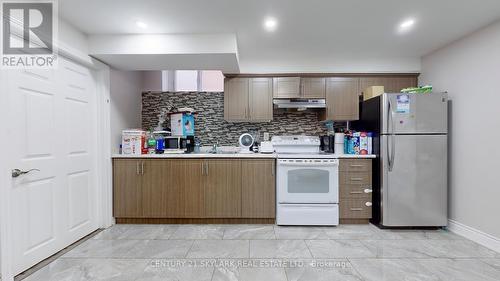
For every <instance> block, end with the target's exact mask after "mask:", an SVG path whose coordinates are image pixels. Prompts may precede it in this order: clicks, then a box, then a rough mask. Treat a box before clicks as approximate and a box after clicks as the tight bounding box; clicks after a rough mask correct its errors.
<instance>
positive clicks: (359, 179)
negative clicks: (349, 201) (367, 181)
mask: <svg viewBox="0 0 500 281" xmlns="http://www.w3.org/2000/svg"><path fill="white" fill-rule="evenodd" d="M351 180H352V181H362V180H363V178H351Z"/></svg>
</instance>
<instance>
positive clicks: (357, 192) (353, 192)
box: [349, 191, 363, 194]
mask: <svg viewBox="0 0 500 281" xmlns="http://www.w3.org/2000/svg"><path fill="white" fill-rule="evenodd" d="M349 193H350V194H363V192H361V191H351V192H349Z"/></svg>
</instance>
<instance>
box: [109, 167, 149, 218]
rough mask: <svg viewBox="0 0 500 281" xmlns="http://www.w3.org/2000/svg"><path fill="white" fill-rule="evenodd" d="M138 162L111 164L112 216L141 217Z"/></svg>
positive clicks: (140, 183)
mask: <svg viewBox="0 0 500 281" xmlns="http://www.w3.org/2000/svg"><path fill="white" fill-rule="evenodd" d="M141 163H142V161H140V160H133V159H123V160H121V159H120V160H119V161H116V160H115V161H114V162H113V214H114V216H115V217H142V212H143V204H142V198H143V197H142V189H141V186H142V182H141V181H142V178H141V176H140V172H141Z"/></svg>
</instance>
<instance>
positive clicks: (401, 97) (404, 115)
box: [380, 93, 448, 134]
mask: <svg viewBox="0 0 500 281" xmlns="http://www.w3.org/2000/svg"><path fill="white" fill-rule="evenodd" d="M380 106H381V110H380V114H381V116H380V119H381V120H382V122H381V123H382V129H381V133H382V134H392V133H394V134H434V133H444V134H445V133H447V132H448V94H446V93H431V94H403V93H390V94H388V93H386V94H384V95H383V96H382V99H381V103H380Z"/></svg>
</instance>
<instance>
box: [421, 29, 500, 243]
mask: <svg viewBox="0 0 500 281" xmlns="http://www.w3.org/2000/svg"><path fill="white" fill-rule="evenodd" d="M499 81H500V21H499V22H496V23H494V24H492V25H490V26H488V27H486V28H484V29H482V30H479V31H476V32H474V33H472V34H471V35H469V36H467V37H464V38H462V39H460V40H459V41H456V42H454V43H452V44H450V45H448V46H446V47H444V48H442V49H440V50H437V51H435V52H433V53H431V54H429V55H427V56H424V57H423V59H422V74H421V76H420V82H419V83H420V84H427V83H429V84H432V85H433V86H434V89H435V90H436V91H448V92H449V95H450V99H451V103H452V109H451V113H450V117H451V127H450V172H449V174H450V185H449V186H450V197H449V217H450V219H452V220H454V221H456V222H458V223H460V224H463V225H465V226H468V227H471V228H474V229H476V230H479V231H481V232H484V233H486V234H489V235H492V236H494V237H496V238H497V239H499V240H497V241H498V243H500V219H499V215H500V201H499V200H500V181H499V180H498V174H499V167H500V164H499V162H498V161H499V159H500V115H499V108H500V83H499ZM494 240H495V238H493V240H492V241H494ZM496 245H497V246H498V245H500V244H496Z"/></svg>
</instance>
